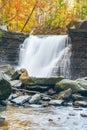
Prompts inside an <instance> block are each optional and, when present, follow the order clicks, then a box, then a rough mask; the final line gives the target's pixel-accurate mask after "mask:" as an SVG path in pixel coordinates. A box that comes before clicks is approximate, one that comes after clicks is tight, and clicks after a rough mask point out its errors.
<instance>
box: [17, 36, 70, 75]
mask: <svg viewBox="0 0 87 130" xmlns="http://www.w3.org/2000/svg"><path fill="white" fill-rule="evenodd" d="M67 39H68V36H67V35H53V36H42V37H41V36H40V37H39V36H32V35H30V36H29V37H28V38H27V39H25V41H24V43H23V45H22V47H21V49H20V63H19V66H20V68H26V69H27V70H28V72H29V75H30V76H35V77H47V76H48V77H50V76H52V70H53V69H54V68H55V66H56V64H58V61H60V60H61V58H62V57H63V56H64V53H65V52H66V50H67V49H68V48H67V46H68V44H67V43H68V42H67ZM63 64H64V63H63ZM63 71H65V70H63Z"/></svg>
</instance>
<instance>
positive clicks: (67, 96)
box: [57, 88, 72, 100]
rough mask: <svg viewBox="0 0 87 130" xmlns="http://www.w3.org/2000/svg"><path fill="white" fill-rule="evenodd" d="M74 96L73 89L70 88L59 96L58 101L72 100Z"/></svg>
mask: <svg viewBox="0 0 87 130" xmlns="http://www.w3.org/2000/svg"><path fill="white" fill-rule="evenodd" d="M71 95H72V89H71V88H69V89H67V90H65V91H62V92H60V93H59V94H58V97H57V99H64V100H70V97H71Z"/></svg>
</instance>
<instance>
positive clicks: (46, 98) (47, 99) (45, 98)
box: [41, 96, 51, 101]
mask: <svg viewBox="0 0 87 130" xmlns="http://www.w3.org/2000/svg"><path fill="white" fill-rule="evenodd" d="M41 99H42V100H43V101H50V100H51V98H50V97H45V96H43V97H42V98H41Z"/></svg>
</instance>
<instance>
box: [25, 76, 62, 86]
mask: <svg viewBox="0 0 87 130" xmlns="http://www.w3.org/2000/svg"><path fill="white" fill-rule="evenodd" d="M62 79H64V78H63V77H49V78H37V77H29V78H28V79H25V80H24V81H23V83H24V84H25V85H42V86H54V85H55V84H56V83H57V82H59V81H61V80H62Z"/></svg>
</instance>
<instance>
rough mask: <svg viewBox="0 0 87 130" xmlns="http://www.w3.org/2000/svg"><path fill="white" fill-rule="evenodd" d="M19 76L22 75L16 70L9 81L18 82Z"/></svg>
mask: <svg viewBox="0 0 87 130" xmlns="http://www.w3.org/2000/svg"><path fill="white" fill-rule="evenodd" d="M21 74H22V72H21V70H16V71H15V72H14V73H13V75H12V76H11V79H12V80H18V79H19V77H20V76H21Z"/></svg>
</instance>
